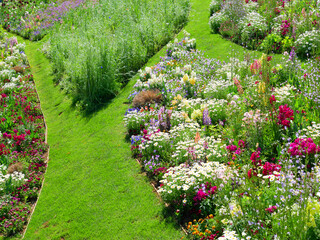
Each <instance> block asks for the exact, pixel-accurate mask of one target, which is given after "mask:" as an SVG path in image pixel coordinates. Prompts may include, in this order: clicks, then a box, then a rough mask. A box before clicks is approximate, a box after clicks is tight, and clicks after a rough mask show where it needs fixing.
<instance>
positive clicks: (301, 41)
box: [294, 30, 320, 57]
mask: <svg viewBox="0 0 320 240" xmlns="http://www.w3.org/2000/svg"><path fill="white" fill-rule="evenodd" d="M294 45H295V48H296V53H297V54H298V56H299V57H310V56H314V55H316V54H317V53H319V47H320V31H319V30H312V31H307V32H305V33H304V34H301V35H300V36H299V37H298V39H297V40H296V42H295V44H294Z"/></svg>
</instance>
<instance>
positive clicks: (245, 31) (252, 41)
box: [239, 12, 268, 49]
mask: <svg viewBox="0 0 320 240" xmlns="http://www.w3.org/2000/svg"><path fill="white" fill-rule="evenodd" d="M239 30H240V32H241V43H242V44H246V45H247V47H248V48H253V49H254V48H256V45H257V44H258V42H259V40H260V39H262V38H264V36H265V34H266V33H267V30H268V26H267V24H266V20H265V18H264V17H262V16H261V15H260V14H259V13H257V12H251V13H249V14H248V15H247V16H246V17H245V18H243V19H241V20H240V21H239Z"/></svg>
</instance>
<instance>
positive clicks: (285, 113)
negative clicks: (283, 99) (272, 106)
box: [278, 104, 294, 127]
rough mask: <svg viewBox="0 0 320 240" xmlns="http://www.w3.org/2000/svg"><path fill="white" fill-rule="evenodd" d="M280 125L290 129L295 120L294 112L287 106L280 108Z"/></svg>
mask: <svg viewBox="0 0 320 240" xmlns="http://www.w3.org/2000/svg"><path fill="white" fill-rule="evenodd" d="M278 119H279V120H278V124H279V125H282V126H283V127H290V120H294V116H293V110H292V109H291V108H290V107H288V105H287V104H285V105H281V106H280V107H279V115H278Z"/></svg>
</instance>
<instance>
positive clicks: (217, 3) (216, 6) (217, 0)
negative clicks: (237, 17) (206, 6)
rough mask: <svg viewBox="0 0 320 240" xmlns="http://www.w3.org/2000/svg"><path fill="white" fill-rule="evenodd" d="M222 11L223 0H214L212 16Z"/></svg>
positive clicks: (211, 8) (211, 6) (211, 10)
mask: <svg viewBox="0 0 320 240" xmlns="http://www.w3.org/2000/svg"><path fill="white" fill-rule="evenodd" d="M220 9H221V0H213V1H212V2H211V3H210V16H212V14H214V13H215V12H218V11H219V10H220Z"/></svg>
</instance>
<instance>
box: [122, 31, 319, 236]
mask: <svg viewBox="0 0 320 240" xmlns="http://www.w3.org/2000/svg"><path fill="white" fill-rule="evenodd" d="M194 48H195V40H193V39H189V37H188V36H187V35H186V36H185V38H184V39H183V40H182V41H181V42H178V41H175V42H174V43H171V44H169V46H168V50H167V55H166V56H165V57H164V58H161V60H160V62H159V63H158V64H156V65H155V66H153V67H151V68H149V67H147V68H145V69H144V70H141V71H140V79H139V80H138V81H137V83H136V84H135V86H134V90H133V92H132V94H131V95H130V96H129V99H131V100H132V102H133V105H134V106H135V107H134V108H130V109H128V111H127V113H126V115H125V118H124V121H125V125H126V127H127V130H128V134H129V136H130V138H131V144H132V146H131V150H132V153H133V155H134V156H135V157H137V158H138V159H139V161H140V162H141V165H142V168H143V170H144V171H146V172H147V174H148V175H149V176H150V178H151V179H152V180H153V181H157V184H158V192H159V193H160V194H161V196H162V198H163V200H164V201H165V202H166V203H168V204H169V208H170V209H171V210H172V211H173V212H174V213H175V215H176V216H177V218H178V220H179V221H180V222H182V223H184V224H185V226H186V228H187V230H188V231H189V233H190V238H192V239H202V240H203V239H220V240H222V239H274V240H275V239H287V238H288V237H289V238H292V239H310V240H311V239H320V236H319V230H320V225H319V219H320V214H319V210H320V201H319V200H320V185H319V180H320V165H319V153H320V121H319V116H320V109H319V101H320V99H319V97H318V96H319V93H320V92H319V91H320V88H319V72H320V63H319V62H318V61H317V60H309V61H308V62H307V63H301V62H300V61H299V60H297V58H296V54H295V52H294V51H292V52H291V53H290V56H289V55H287V54H285V55H283V59H282V61H281V62H280V63H279V64H274V63H273V60H272V57H271V56H268V55H263V56H262V57H261V58H259V59H251V58H250V57H248V56H247V58H246V59H245V60H244V61H242V60H239V59H236V58H232V59H230V62H229V63H221V62H220V61H217V60H215V59H207V58H205V57H204V56H203V54H202V53H201V52H200V51H196V50H194ZM156 89H157V91H158V96H157V97H155V96H154V92H157V91H156Z"/></svg>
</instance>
